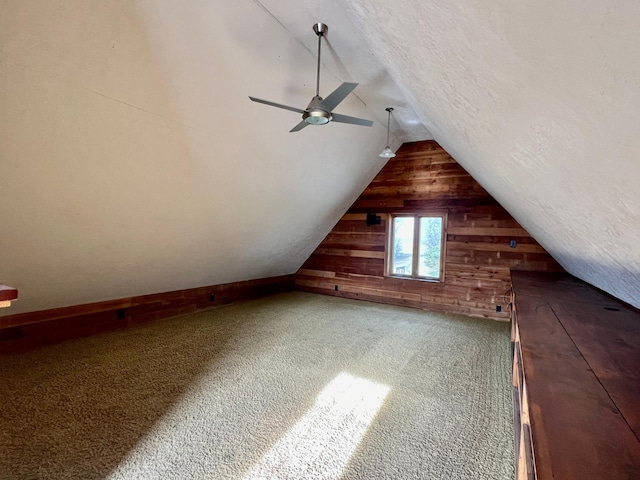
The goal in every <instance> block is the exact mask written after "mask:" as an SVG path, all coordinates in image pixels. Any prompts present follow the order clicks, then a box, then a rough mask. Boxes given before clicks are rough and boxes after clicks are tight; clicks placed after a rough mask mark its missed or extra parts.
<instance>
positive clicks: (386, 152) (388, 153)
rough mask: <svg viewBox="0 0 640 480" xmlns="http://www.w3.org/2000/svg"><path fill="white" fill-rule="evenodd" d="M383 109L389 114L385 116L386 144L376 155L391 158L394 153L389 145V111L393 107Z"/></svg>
mask: <svg viewBox="0 0 640 480" xmlns="http://www.w3.org/2000/svg"><path fill="white" fill-rule="evenodd" d="M385 110H386V111H387V112H389V116H388V117H387V146H386V147H384V150H382V153H381V154H380V155H378V156H379V157H383V158H393V157H395V156H396V154H395V153H393V150H391V147H390V146H389V124H390V123H391V112H393V108H391V107H387V108H385Z"/></svg>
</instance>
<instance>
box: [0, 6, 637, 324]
mask: <svg viewBox="0 0 640 480" xmlns="http://www.w3.org/2000/svg"><path fill="white" fill-rule="evenodd" d="M639 8H640V7H638V6H637V5H636V3H635V2H632V1H630V0H629V1H620V2H616V3H615V4H611V3H609V2H604V3H602V4H599V3H596V2H588V4H585V3H584V2H573V1H572V2H563V3H562V5H556V3H553V2H548V1H543V2H533V3H532V2H526V3H521V4H517V5H514V4H513V3H512V2H511V3H509V2H502V3H495V2H486V1H475V2H463V3H460V4H452V3H451V2H434V1H429V2H424V1H418V0H415V1H412V0H398V1H389V0H387V1H384V2H383V1H381V0H369V1H367V2H364V1H361V0H355V1H352V2H339V1H338V0H323V1H317V0H300V1H298V0H295V1H294V0H284V1H275V0H262V1H261V2H258V1H251V0H238V1H234V2H225V1H222V0H206V1H205V0H188V1H185V2H173V1H169V0H137V1H131V0H115V1H112V2H103V1H99V0H65V1H55V2H54V1H43V2H23V1H20V0H2V1H0V164H1V170H0V220H1V222H2V235H0V283H6V284H10V285H12V286H15V287H17V288H18V289H19V290H20V300H19V301H18V302H16V303H15V304H14V305H15V306H13V307H12V308H11V309H5V310H4V311H2V312H0V315H6V314H12V313H19V312H22V311H32V310H39V309H43V308H52V307H58V306H64V305H73V304H80V303H87V302H92V301H100V300H106V299H111V298H119V297H123V296H129V295H136V294H144V293H152V292H162V291H168V290H176V289H182V288H189V287H195V286H201V285H210V284H217V283H225V282H230V281H237V280H246V279H250V278H259V277H266V276H273V275H279V274H287V273H293V272H295V271H296V270H297V268H298V267H299V266H300V265H301V264H302V262H303V261H304V260H305V259H306V258H307V256H308V255H309V254H310V253H311V252H312V251H313V249H314V248H315V246H316V245H317V244H318V243H319V242H320V241H321V240H322V238H323V237H324V236H325V234H326V233H327V232H328V231H329V230H330V229H331V228H332V226H333V225H334V223H335V221H336V220H337V219H338V218H339V217H340V216H341V215H342V213H343V212H344V211H345V210H346V208H348V206H349V205H350V204H351V203H352V202H353V200H354V199H355V198H357V196H358V195H359V193H360V192H361V191H362V189H363V188H364V187H365V186H366V185H367V184H368V182H369V181H370V180H371V179H372V178H373V176H374V175H375V174H376V173H377V172H378V171H379V169H380V168H381V167H382V165H383V161H382V159H380V158H379V157H378V156H377V153H378V152H379V151H380V150H381V149H382V147H384V144H385V143H386V112H385V111H384V108H385V107H387V106H393V107H395V108H396V110H395V111H394V117H393V119H392V124H391V127H392V138H391V146H392V147H393V148H394V149H395V148H397V147H398V146H399V145H400V144H401V143H402V142H403V141H413V140H422V139H426V138H435V139H436V140H437V141H438V142H439V143H441V144H442V145H443V146H444V147H445V148H446V149H447V150H448V151H449V152H450V153H451V154H452V155H453V156H454V157H455V158H456V159H457V160H458V161H459V162H460V163H461V164H462V165H463V166H464V167H465V168H466V169H467V170H468V171H469V172H470V173H471V174H472V175H473V176H474V177H475V178H476V179H477V180H478V181H479V182H480V183H481V184H482V185H483V186H484V187H485V188H486V189H487V190H489V191H490V193H491V194H492V195H494V197H496V199H498V200H499V201H500V202H501V203H502V204H503V205H504V206H505V207H506V208H507V209H508V210H509V211H510V212H511V213H512V214H513V215H514V216H515V217H516V218H517V219H518V221H519V222H520V223H522V225H523V226H524V227H525V228H526V229H527V230H528V231H529V232H530V233H531V234H532V235H534V237H535V238H536V239H537V240H538V241H540V242H541V243H542V245H543V246H544V247H545V248H547V250H549V252H550V253H552V254H553V255H554V256H555V257H556V258H557V259H558V260H559V261H560V262H561V263H562V265H563V266H565V268H567V269H568V270H569V271H570V272H571V273H574V274H575V275H577V276H579V277H581V278H583V279H585V280H587V281H588V282H590V283H592V284H594V285H596V286H598V287H600V288H603V289H605V290H606V291H608V292H610V293H612V294H614V295H616V296H618V297H620V298H622V299H623V300H626V301H628V302H631V303H632V304H634V305H636V306H640V305H639V301H638V297H639V295H638V291H639V289H640V288H639V285H640V249H639V248H638V243H639V242H638V240H640V198H639V193H638V191H639V190H640V181H639V180H640V175H639V174H640V170H639V168H640V167H639V166H638V165H639V164H638V152H640V135H638V134H637V132H636V130H637V125H638V121H637V120H638V116H639V114H638V112H639V111H640V93H639V92H640V89H639V88H638V85H639V84H640V83H639V80H640V78H639V77H640V73H639V68H640V53H639V52H640V50H639V49H637V48H635V44H636V43H637V38H636V37H637V31H638V30H639V28H638V27H639V26H640V19H639V16H640V13H639V11H640V10H639ZM317 21H324V22H326V23H328V24H329V34H328V36H327V42H326V44H325V46H324V47H323V61H322V64H323V70H322V75H321V88H320V90H321V92H320V93H321V94H324V95H325V96H326V95H327V94H328V93H329V92H331V91H332V90H333V89H334V88H336V87H337V86H338V85H339V84H340V83H341V82H344V81H355V82H359V83H360V85H359V86H358V88H357V89H356V90H355V91H354V93H353V94H351V95H350V96H349V97H348V98H347V100H345V101H344V102H343V103H342V104H341V105H340V106H339V108H337V109H336V111H338V112H340V113H344V114H346V115H353V116H358V117H363V118H369V119H372V120H374V122H375V124H374V126H373V127H371V128H365V127H357V126H351V125H341V124H329V125H326V126H322V127H308V128H306V129H304V130H303V131H302V132H299V133H295V134H290V133H288V131H289V129H291V127H293V126H294V125H295V124H296V123H297V122H299V120H300V119H299V117H298V115H297V114H295V113H293V112H288V111H284V110H278V109H275V108H270V107H267V106H265V105H260V104H256V103H252V102H250V101H249V99H248V98H247V97H248V95H253V96H256V97H259V98H264V99H268V100H272V101H275V102H279V103H284V104H288V105H293V106H299V107H303V108H304V107H305V106H306V104H307V103H308V102H309V100H310V99H311V97H312V96H313V93H314V90H315V62H316V58H315V55H316V37H315V35H314V34H313V32H312V30H311V26H312V24H313V23H314V22H317ZM430 132H431V133H433V136H432V135H431V133H430Z"/></svg>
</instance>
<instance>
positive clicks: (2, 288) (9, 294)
mask: <svg viewBox="0 0 640 480" xmlns="http://www.w3.org/2000/svg"><path fill="white" fill-rule="evenodd" d="M17 298H18V290H17V289H15V288H13V287H9V286H7V285H0V302H6V301H8V302H11V301H13V300H16V299H17Z"/></svg>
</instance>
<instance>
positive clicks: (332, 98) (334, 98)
mask: <svg viewBox="0 0 640 480" xmlns="http://www.w3.org/2000/svg"><path fill="white" fill-rule="evenodd" d="M357 86H358V84H357V83H349V82H344V83H343V84H342V85H340V86H339V87H338V88H336V89H335V90H334V91H333V92H331V93H330V94H329V96H328V97H327V98H325V99H324V100H322V103H321V104H320V105H322V107H323V108H324V109H325V110H326V111H327V112H330V111H332V110H333V109H334V108H336V107H337V106H338V104H339V103H340V102H341V101H343V100H344V99H345V98H347V95H349V94H350V93H351V92H352V91H353V89H354V88H356V87H357Z"/></svg>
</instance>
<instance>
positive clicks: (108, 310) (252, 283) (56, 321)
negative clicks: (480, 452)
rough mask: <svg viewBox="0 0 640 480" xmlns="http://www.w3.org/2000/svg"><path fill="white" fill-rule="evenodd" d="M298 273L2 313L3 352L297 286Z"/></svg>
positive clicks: (0, 339)
mask: <svg viewBox="0 0 640 480" xmlns="http://www.w3.org/2000/svg"><path fill="white" fill-rule="evenodd" d="M294 277H295V276H294V275H283V276H279V277H268V278H261V279H256V280H246V281H242V282H233V283H225V284H219V285H209V286H205V287H198V288H190V289H186V290H175V291H171V292H163V293H155V294H151V295H140V296H135V297H129V298H120V299H115V300H107V301H104V302H96V303H88V304H84V305H73V306H70V307H62V308H54V309H50V310H40V311H37V312H28V313H19V314H16V315H8V316H5V317H0V353H6V352H14V351H21V350H25V349H30V348H34V347H38V346H42V345H48V344H52V343H58V342H61V341H64V340H69V339H72V338H79V337H86V336H89V335H94V334H97V333H101V332H105V331H109V330H117V329H121V328H126V327H128V326H131V325H137V324H140V323H145V322H149V321H154V320H160V319H162V318H168V317H174V316H177V315H183V314H185V313H191V312H196V311H199V310H205V309H209V308H213V307H218V306H221V305H227V304H229V303H233V302H237V301H240V300H249V299H253V298H258V297H263V296H267V295H271V294H274V293H280V292H286V291H290V290H294V289H295V284H294ZM212 296H213V297H212ZM212 298H213V300H212Z"/></svg>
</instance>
